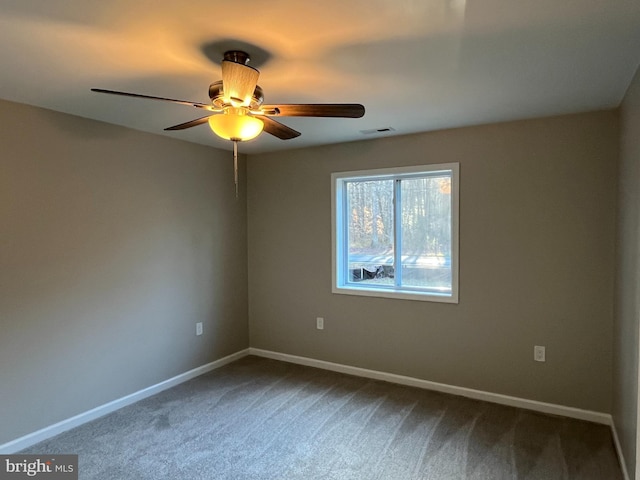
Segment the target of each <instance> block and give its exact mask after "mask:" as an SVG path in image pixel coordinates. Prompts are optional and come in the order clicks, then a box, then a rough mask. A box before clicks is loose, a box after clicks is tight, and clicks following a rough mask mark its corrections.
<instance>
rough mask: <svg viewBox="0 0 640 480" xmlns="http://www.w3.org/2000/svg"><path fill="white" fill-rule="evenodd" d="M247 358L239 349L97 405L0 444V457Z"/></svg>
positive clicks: (247, 353) (247, 352)
mask: <svg viewBox="0 0 640 480" xmlns="http://www.w3.org/2000/svg"><path fill="white" fill-rule="evenodd" d="M247 355H249V349H245V350H241V351H239V352H236V353H233V354H231V355H229V356H227V357H224V358H220V359H218V360H215V361H213V362H211V363H207V364H206V365H202V366H200V367H197V368H194V369H193V370H189V371H188V372H184V373H181V374H180V375H176V376H175V377H173V378H170V379H168V380H165V381H163V382H160V383H157V384H155V385H152V386H150V387H147V388H143V389H142V390H138V391H137V392H134V393H132V394H130V395H127V396H125V397H122V398H119V399H117V400H114V401H112V402H109V403H105V404H104V405H100V406H99V407H96V408H93V409H91V410H88V411H86V412H83V413H81V414H79V415H75V416H74V417H71V418H67V419H66V420H62V421H61V422H58V423H56V424H53V425H50V426H48V427H45V428H42V429H40V430H38V431H35V432H32V433H29V434H27V435H25V436H23V437H20V438H17V439H15V440H12V441H10V442H8V443H4V444H2V445H0V454H5V455H6V454H11V453H15V452H18V451H20V450H22V449H24V448H28V447H30V446H31V445H35V444H36V443H38V442H41V441H43V440H46V439H48V438H51V437H53V436H55V435H58V434H60V433H62V432H66V431H67V430H70V429H72V428H75V427H78V426H80V425H82V424H83V423H87V422H90V421H92V420H95V419H96V418H99V417H102V416H104V415H107V414H108V413H111V412H114V411H116V410H118V409H120V408H122V407H126V406H127V405H131V404H132V403H135V402H137V401H140V400H143V399H145V398H147V397H150V396H152V395H155V394H157V393H160V392H162V391H163V390H167V389H168V388H171V387H175V386H176V385H179V384H180V383H183V382H186V381H187V380H191V379H192V378H195V377H197V376H199V375H202V374H205V373H207V372H210V371H211V370H215V369H216V368H220V367H222V366H223V365H226V364H227V363H231V362H233V361H235V360H238V359H240V358H242V357H246V356H247Z"/></svg>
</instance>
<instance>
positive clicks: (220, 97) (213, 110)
mask: <svg viewBox="0 0 640 480" xmlns="http://www.w3.org/2000/svg"><path fill="white" fill-rule="evenodd" d="M249 60H250V58H249V54H247V53H246V52H243V51H239V50H229V51H227V52H225V53H224V58H223V60H222V80H220V81H217V82H213V83H212V84H211V85H210V86H209V98H210V99H211V103H210V104H206V103H198V102H189V101H185V100H175V99H172V98H163V97H154V96H150V95H140V94H137V93H128V92H119V91H115V90H105V89H102V88H92V89H91V90H92V91H93V92H98V93H107V94H111V95H122V96H125V97H135V98H146V99H149V100H161V101H164V102H172V103H177V104H180V105H187V106H191V107H195V108H198V109H201V110H205V111H206V112H207V115H205V116H203V117H200V118H196V119H195V120H191V121H189V122H185V123H180V124H178V125H173V126H171V127H167V128H165V130H184V129H186V128H191V127H195V126H197V125H202V124H204V123H208V124H209V127H210V128H211V130H212V131H213V132H214V133H215V134H216V135H218V136H219V137H221V138H224V139H225V140H231V141H232V142H233V144H234V178H235V184H236V195H237V192H238V150H237V142H241V141H246V140H251V139H252V138H255V137H257V136H258V135H260V133H261V132H262V131H265V132H267V133H269V134H271V135H273V136H275V137H278V138H280V139H282V140H290V139H292V138H296V137H298V136H300V132H298V131H296V130H294V129H293V128H290V127H288V126H286V125H284V124H282V123H280V122H278V121H277V120H274V119H273V118H272V117H338V118H360V117H362V116H363V115H364V112H365V109H364V106H363V105H360V104H358V103H321V104H277V105H270V104H268V105H265V104H264V103H263V102H264V92H263V91H262V88H261V87H260V86H259V85H258V77H259V76H260V72H259V71H258V70H257V69H256V68H253V67H250V66H249V65H247V64H248V63H249Z"/></svg>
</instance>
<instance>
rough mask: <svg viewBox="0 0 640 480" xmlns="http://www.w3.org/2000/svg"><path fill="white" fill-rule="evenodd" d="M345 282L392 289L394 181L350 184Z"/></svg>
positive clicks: (348, 185)
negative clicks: (387, 286) (386, 286)
mask: <svg viewBox="0 0 640 480" xmlns="http://www.w3.org/2000/svg"><path fill="white" fill-rule="evenodd" d="M346 188H347V201H348V204H347V211H346V214H347V216H348V228H349V234H348V235H349V240H348V245H347V251H348V253H347V255H348V262H347V263H348V272H347V282H359V283H363V284H369V285H371V284H374V285H375V284H378V285H393V284H394V269H393V180H371V181H349V182H347V183H346Z"/></svg>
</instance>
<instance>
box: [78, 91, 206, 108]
mask: <svg viewBox="0 0 640 480" xmlns="http://www.w3.org/2000/svg"><path fill="white" fill-rule="evenodd" d="M91 91H92V92H98V93H108V94H110V95H122V96H124V97H134V98H146V99H147V100H161V101H163V102H173V103H179V104H180V105H187V106H189V107H195V108H202V109H204V110H209V111H212V112H215V111H217V110H218V109H216V108H215V107H214V106H213V105H207V104H206V103H198V102H188V101H186V100H175V99H173V98H163V97H152V96H151V95H141V94H139V93H128V92H118V91H116V90H105V89H103V88H92V89H91Z"/></svg>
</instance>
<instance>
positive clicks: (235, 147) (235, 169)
mask: <svg viewBox="0 0 640 480" xmlns="http://www.w3.org/2000/svg"><path fill="white" fill-rule="evenodd" d="M233 181H234V183H235V185H236V198H238V141H237V140H233Z"/></svg>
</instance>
